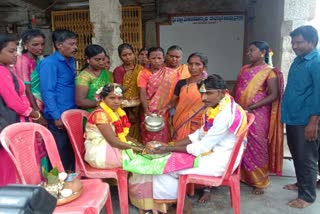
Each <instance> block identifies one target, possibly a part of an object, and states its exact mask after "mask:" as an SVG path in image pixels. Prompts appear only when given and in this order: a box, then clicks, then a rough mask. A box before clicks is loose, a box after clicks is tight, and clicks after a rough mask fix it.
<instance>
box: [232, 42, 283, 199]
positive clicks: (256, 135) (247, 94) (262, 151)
mask: <svg viewBox="0 0 320 214" xmlns="http://www.w3.org/2000/svg"><path fill="white" fill-rule="evenodd" d="M248 56H249V60H250V62H251V63H250V64H248V65H245V66H243V67H242V69H241V70H240V73H239V75H238V80H237V84H236V86H235V88H234V92H235V100H236V101H237V102H238V103H239V104H240V105H241V106H242V107H243V108H245V109H246V110H247V111H249V112H252V113H253V114H254V115H255V122H254V123H253V124H252V126H251V127H250V128H249V132H248V136H247V137H248V143H247V148H246V150H245V152H244V155H243V161H242V167H241V180H242V181H243V182H245V183H247V184H248V185H250V186H253V191H252V193H253V194H263V193H264V189H265V188H267V187H268V185H269V183H270V181H269V176H268V174H269V172H272V173H276V174H278V175H281V173H282V159H283V125H282V123H281V122H280V111H279V110H280V100H281V95H282V92H283V77H282V73H281V72H280V71H279V70H278V69H275V68H273V67H272V66H270V65H268V62H269V60H270V58H269V45H268V43H266V42H264V41H254V42H251V43H250V45H249V49H248Z"/></svg>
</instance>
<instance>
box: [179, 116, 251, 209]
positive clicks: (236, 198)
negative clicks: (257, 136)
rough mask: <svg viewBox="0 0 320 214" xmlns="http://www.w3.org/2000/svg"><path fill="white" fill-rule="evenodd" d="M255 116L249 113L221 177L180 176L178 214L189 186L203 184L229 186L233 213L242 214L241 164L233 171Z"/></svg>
mask: <svg viewBox="0 0 320 214" xmlns="http://www.w3.org/2000/svg"><path fill="white" fill-rule="evenodd" d="M254 118H255V116H254V115H253V114H251V113H247V119H248V124H247V126H246V128H245V130H244V131H243V132H242V133H240V135H239V136H238V139H237V142H236V144H235V146H234V148H233V151H232V153H231V157H230V160H229V163H228V166H227V170H226V171H225V172H224V174H223V176H221V177H214V176H204V175H193V174H189V175H180V176H179V188H178V201H177V213H178V214H180V213H182V211H183V206H184V198H185V195H186V189H187V188H186V187H187V184H189V183H192V184H202V185H205V186H215V187H217V186H229V188H230V199H231V206H232V207H233V212H234V213H235V214H240V168H241V164H239V166H238V167H237V169H236V170H235V171H234V172H233V173H232V169H233V167H234V164H235V162H236V159H237V157H238V154H239V151H240V148H241V145H242V143H243V140H244V138H245V137H246V135H247V132H248V129H249V127H250V126H251V124H252V123H253V121H254Z"/></svg>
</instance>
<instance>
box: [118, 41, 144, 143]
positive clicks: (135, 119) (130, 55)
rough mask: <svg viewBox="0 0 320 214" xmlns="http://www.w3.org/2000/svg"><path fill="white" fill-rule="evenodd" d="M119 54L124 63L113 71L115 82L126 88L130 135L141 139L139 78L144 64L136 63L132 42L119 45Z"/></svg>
mask: <svg viewBox="0 0 320 214" xmlns="http://www.w3.org/2000/svg"><path fill="white" fill-rule="evenodd" d="M118 54H119V57H120V59H121V60H122V62H123V64H122V65H120V66H118V67H116V68H115V70H114V71H113V77H114V82H115V83H118V84H121V85H122V86H123V88H124V98H125V99H126V101H127V104H124V106H123V107H124V110H125V111H126V113H127V115H128V117H129V121H130V123H131V128H130V133H129V136H131V137H133V138H135V139H137V140H140V120H139V119H140V99H139V89H138V85H137V79H138V75H139V73H140V71H141V70H142V69H143V66H141V65H140V64H135V55H134V50H133V47H132V46H131V45H130V44H127V43H124V44H121V45H119V47H118ZM126 105H127V106H126Z"/></svg>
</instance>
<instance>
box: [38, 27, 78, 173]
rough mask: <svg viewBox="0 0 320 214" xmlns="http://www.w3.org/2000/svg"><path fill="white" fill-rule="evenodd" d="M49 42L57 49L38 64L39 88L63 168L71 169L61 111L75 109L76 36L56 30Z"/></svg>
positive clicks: (72, 165) (45, 114) (69, 145)
mask: <svg viewBox="0 0 320 214" xmlns="http://www.w3.org/2000/svg"><path fill="white" fill-rule="evenodd" d="M52 41H53V44H54V47H55V49H56V52H54V53H53V54H51V55H50V56H48V57H47V58H45V59H44V60H43V61H42V62H41V63H40V65H39V74H40V91H41V96H42V99H43V103H44V117H45V119H46V120H47V121H48V128H49V130H50V131H51V133H52V134H53V136H54V138H55V141H56V143H57V147H58V150H59V154H60V158H61V161H62V164H63V166H64V169H65V170H71V171H73V170H74V153H73V150H72V146H71V144H70V141H69V138H68V135H67V132H66V130H65V129H64V127H63V124H62V121H61V114H62V113H63V112H64V111H66V110H69V109H74V108H77V106H76V104H75V101H74V91H75V85H74V78H75V70H74V64H75V60H74V58H73V56H74V54H75V52H76V51H77V35H76V34H75V33H73V32H72V31H69V30H55V31H54V32H53V33H52Z"/></svg>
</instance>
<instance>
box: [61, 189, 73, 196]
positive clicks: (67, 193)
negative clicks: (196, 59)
mask: <svg viewBox="0 0 320 214" xmlns="http://www.w3.org/2000/svg"><path fill="white" fill-rule="evenodd" d="M60 194H61V196H62V197H64V198H68V197H69V196H71V195H72V190H71V189H63V190H61V193H60Z"/></svg>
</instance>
